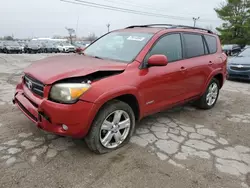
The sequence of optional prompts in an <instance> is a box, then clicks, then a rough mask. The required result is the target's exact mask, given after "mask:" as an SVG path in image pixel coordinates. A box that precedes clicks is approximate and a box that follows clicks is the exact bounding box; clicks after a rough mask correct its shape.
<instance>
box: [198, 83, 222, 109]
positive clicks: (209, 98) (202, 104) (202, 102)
mask: <svg viewBox="0 0 250 188" xmlns="http://www.w3.org/2000/svg"><path fill="white" fill-rule="evenodd" d="M219 88H220V83H219V81H218V80H217V79H216V78H213V79H212V80H211V81H210V83H209V85H208V87H207V90H206V92H205V93H204V94H203V95H202V96H201V98H200V99H199V100H197V101H196V102H195V106H197V107H198V108H201V109H205V110H207V109H211V108H213V107H214V105H215V104H216V102H217V99H218V97H219V92H220V89H219Z"/></svg>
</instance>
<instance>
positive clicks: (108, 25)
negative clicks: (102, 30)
mask: <svg viewBox="0 0 250 188" xmlns="http://www.w3.org/2000/svg"><path fill="white" fill-rule="evenodd" d="M106 26H107V28H108V32H109V27H110V24H109V23H108V24H107V25H106Z"/></svg>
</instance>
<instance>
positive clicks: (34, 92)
mask: <svg viewBox="0 0 250 188" xmlns="http://www.w3.org/2000/svg"><path fill="white" fill-rule="evenodd" d="M226 63H227V56H226V55H225V54H224V53H223V52H222V47H221V44H220V40H219V38H218V36H217V35H216V34H214V33H212V32H211V31H210V30H205V29H202V28H196V27H189V26H182V25H170V24H151V25H138V26H130V27H127V28H125V29H121V30H116V31H112V32H110V33H107V34H105V35H104V36H102V37H100V38H99V39H97V40H96V41H94V42H93V43H92V44H91V45H89V46H88V47H87V48H86V49H85V50H84V51H83V55H66V56H53V57H48V58H46V59H43V60H39V61H38V62H36V63H33V64H32V65H30V66H29V67H27V68H26V69H25V70H24V76H23V77H22V79H21V82H20V83H19V84H18V85H17V87H16V92H15V95H14V99H13V102H14V103H15V104H16V105H17V106H18V107H19V109H20V110H21V111H22V112H23V113H24V114H25V115H26V116H27V117H28V118H29V119H30V120H32V121H33V122H34V123H36V125H37V126H38V127H39V128H41V129H43V130H46V131H48V132H53V133H55V134H58V135H62V136H71V137H76V138H83V137H84V138H85V141H86V143H87V145H88V147H89V148H90V149H91V150H92V151H94V152H96V153H106V152H109V151H112V150H114V149H117V148H119V147H121V146H123V145H124V144H126V143H127V142H128V141H129V139H130V137H131V136H132V134H133V131H134V129H135V124H136V122H137V121H139V120H141V119H142V118H143V117H145V116H148V115H150V114H153V113H156V112H159V111H162V110H164V109H167V108H171V107H173V106H176V105H180V104H183V103H186V102H188V101H194V104H196V106H197V107H199V108H201V109H210V108H212V107H213V106H214V105H215V103H216V101H217V99H218V95H219V91H220V89H221V87H222V85H223V83H224V81H225V78H226V71H227V68H226V67H227V66H226Z"/></svg>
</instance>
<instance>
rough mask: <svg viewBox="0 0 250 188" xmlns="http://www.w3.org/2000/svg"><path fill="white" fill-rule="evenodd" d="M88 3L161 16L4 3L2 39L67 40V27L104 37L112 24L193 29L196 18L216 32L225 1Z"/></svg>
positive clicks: (50, 0)
mask: <svg viewBox="0 0 250 188" xmlns="http://www.w3.org/2000/svg"><path fill="white" fill-rule="evenodd" d="M68 1H74V2H76V1H75V0H68ZM85 1H88V2H92V3H99V4H105V5H109V6H115V7H120V8H123V9H130V10H136V11H143V12H148V13H153V14H160V15H161V16H158V17H155V16H146V15H136V14H131V13H125V12H117V11H111V10H105V9H100V8H93V7H88V6H83V5H76V4H70V3H66V2H62V1H60V0H0V37H1V36H6V35H13V36H14V37H15V38H27V37H30V38H31V37H52V36H54V35H62V36H66V35H67V30H66V29H65V27H69V28H74V29H75V30H76V34H77V36H88V35H89V34H91V33H95V34H96V35H97V36H100V35H102V34H104V33H105V32H107V26H106V25H107V24H108V23H109V24H110V30H114V29H119V28H124V27H126V26H129V25H137V24H150V23H171V24H185V25H193V19H192V18H193V17H200V19H199V20H198V21H197V25H198V26H200V27H208V26H209V27H213V28H215V27H217V26H219V25H220V24H221V23H222V22H221V20H220V19H219V18H218V17H217V15H216V13H215V11H214V8H215V7H219V6H220V4H221V3H222V2H223V0H85ZM162 15H164V16H162ZM173 17H174V18H175V19H173Z"/></svg>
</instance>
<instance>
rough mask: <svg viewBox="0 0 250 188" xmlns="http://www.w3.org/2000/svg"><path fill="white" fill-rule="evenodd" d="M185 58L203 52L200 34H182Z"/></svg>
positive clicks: (202, 53)
mask: <svg viewBox="0 0 250 188" xmlns="http://www.w3.org/2000/svg"><path fill="white" fill-rule="evenodd" d="M183 37H184V45H185V55H186V58H191V57H197V56H201V55H204V54H205V49H204V43H203V39H202V36H201V35H198V34H187V33H185V34H183Z"/></svg>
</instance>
